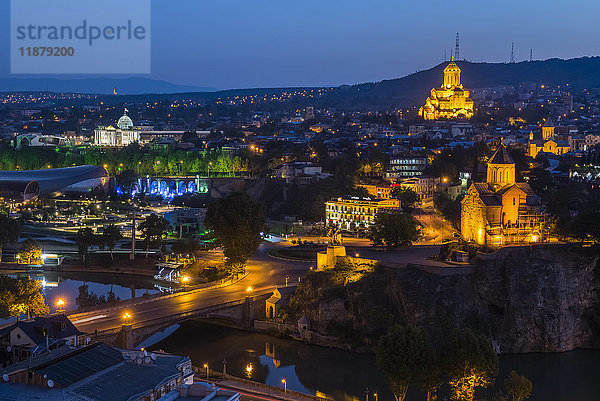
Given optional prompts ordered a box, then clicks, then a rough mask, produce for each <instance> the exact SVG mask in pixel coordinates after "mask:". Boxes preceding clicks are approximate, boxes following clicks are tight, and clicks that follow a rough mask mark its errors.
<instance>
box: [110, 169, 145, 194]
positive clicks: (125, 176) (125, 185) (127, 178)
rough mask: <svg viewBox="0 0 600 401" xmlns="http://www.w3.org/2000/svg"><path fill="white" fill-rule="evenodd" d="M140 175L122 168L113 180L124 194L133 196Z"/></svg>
mask: <svg viewBox="0 0 600 401" xmlns="http://www.w3.org/2000/svg"><path fill="white" fill-rule="evenodd" d="M139 178H140V176H139V175H138V173H136V172H135V171H133V170H124V171H123V172H122V173H121V174H119V175H118V176H117V177H116V178H115V180H116V182H117V186H118V188H121V191H122V192H123V193H124V194H127V195H130V196H132V197H133V195H135V194H134V189H136V187H137V185H138V179H139Z"/></svg>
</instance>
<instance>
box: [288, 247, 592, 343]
mask: <svg viewBox="0 0 600 401" xmlns="http://www.w3.org/2000/svg"><path fill="white" fill-rule="evenodd" d="M598 259H599V258H598V255H597V254H592V253H589V252H586V251H583V250H581V249H579V250H577V249H575V248H570V247H567V246H547V245H546V246H536V247H533V248H528V247H521V248H518V247H514V248H504V249H502V250H500V251H499V252H496V253H495V254H493V255H482V256H478V257H477V258H476V259H475V261H474V265H475V268H474V269H454V268H445V269H439V270H437V271H435V270H432V269H428V268H424V267H421V266H414V265H408V266H406V267H405V268H394V269H392V268H386V267H380V268H378V269H377V270H376V272H375V273H372V274H370V275H369V276H367V277H365V278H364V279H362V280H360V281H357V282H355V283H350V284H348V285H346V286H339V285H335V284H334V282H335V280H333V274H334V273H332V272H316V273H312V274H310V275H308V276H307V277H306V278H305V279H304V280H303V282H302V283H301V284H300V286H299V287H298V289H297V290H296V295H295V297H294V298H293V299H292V300H291V301H290V305H289V312H290V316H292V318H294V317H296V316H298V317H299V316H302V315H306V316H307V317H308V318H309V319H310V320H311V322H312V327H313V329H314V330H316V331H317V332H319V333H321V334H324V335H336V336H338V338H339V339H340V341H343V342H346V343H348V344H350V345H354V346H355V347H359V346H365V345H366V346H367V347H370V346H372V345H373V344H374V343H375V342H376V340H377V338H378V337H379V336H380V335H381V334H382V333H384V332H385V330H386V329H387V327H389V325H390V324H391V323H392V322H394V321H397V322H400V323H402V324H413V325H416V326H420V327H424V328H426V329H427V330H428V331H429V333H430V335H431V336H432V338H433V340H434V341H441V340H442V339H443V337H444V335H445V333H446V332H447V331H448V330H449V329H450V328H451V327H453V326H454V325H458V326H469V327H471V328H473V329H475V330H477V331H480V332H482V333H485V334H487V335H489V336H490V337H491V338H492V341H493V343H494V345H495V347H496V349H497V351H498V352H501V353H524V352H558V351H568V350H572V349H574V348H581V347H593V346H594V345H595V344H597V343H598V337H599V335H600V333H598V332H597V331H598V323H597V322H598V321H600V314H599V313H598V311H599V310H600V296H599V294H600V266H599V263H598Z"/></svg>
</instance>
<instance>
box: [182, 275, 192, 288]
mask: <svg viewBox="0 0 600 401" xmlns="http://www.w3.org/2000/svg"><path fill="white" fill-rule="evenodd" d="M188 281H190V278H189V277H188V276H183V277H182V278H181V282H182V283H183V289H184V290H185V284H186V283H187V282H188Z"/></svg>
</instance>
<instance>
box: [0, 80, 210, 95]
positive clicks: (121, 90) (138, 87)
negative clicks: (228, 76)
mask: <svg viewBox="0 0 600 401" xmlns="http://www.w3.org/2000/svg"><path fill="white" fill-rule="evenodd" d="M114 88H117V93H118V94H119V95H132V94H142V93H181V92H212V91H215V90H216V89H214V88H202V87H197V86H186V85H177V84H172V83H170V82H167V81H160V80H156V79H149V78H139V77H132V78H77V79H58V78H0V92H37V91H41V92H74V93H92V94H99V95H103V94H112V93H113V89H114Z"/></svg>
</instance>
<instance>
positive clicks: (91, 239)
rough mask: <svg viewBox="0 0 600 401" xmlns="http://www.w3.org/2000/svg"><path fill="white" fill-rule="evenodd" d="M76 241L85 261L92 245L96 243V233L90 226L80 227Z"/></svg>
mask: <svg viewBox="0 0 600 401" xmlns="http://www.w3.org/2000/svg"><path fill="white" fill-rule="evenodd" d="M75 242H76V243H77V248H78V250H79V254H80V255H81V258H82V260H83V262H84V263H85V258H86V256H87V254H88V252H89V249H90V246H92V245H94V244H95V243H96V235H95V234H94V232H93V231H92V229H91V228H89V227H84V228H80V229H79V231H77V236H76V237H75Z"/></svg>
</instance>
